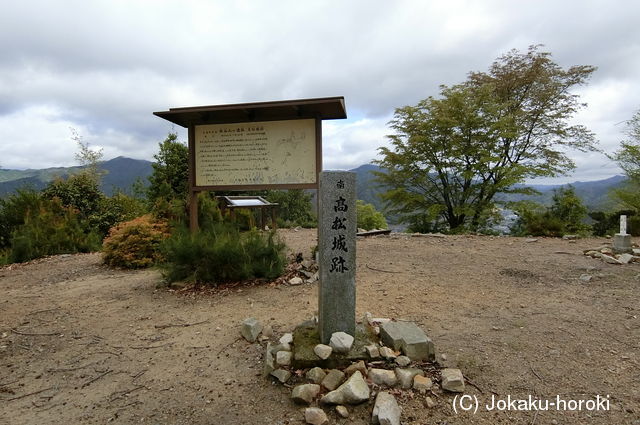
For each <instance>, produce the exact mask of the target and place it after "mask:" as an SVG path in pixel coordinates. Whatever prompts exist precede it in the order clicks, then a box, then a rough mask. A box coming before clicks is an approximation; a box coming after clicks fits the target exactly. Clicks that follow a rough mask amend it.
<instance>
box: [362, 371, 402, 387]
mask: <svg viewBox="0 0 640 425" xmlns="http://www.w3.org/2000/svg"><path fill="white" fill-rule="evenodd" d="M368 376H369V379H371V382H373V383H374V384H376V385H386V386H387V387H393V386H394V385H396V384H397V383H398V377H397V376H396V374H395V372H394V371H392V370H387V369H375V368H372V369H371V370H369V375H368Z"/></svg>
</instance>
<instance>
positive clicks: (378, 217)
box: [356, 199, 388, 230]
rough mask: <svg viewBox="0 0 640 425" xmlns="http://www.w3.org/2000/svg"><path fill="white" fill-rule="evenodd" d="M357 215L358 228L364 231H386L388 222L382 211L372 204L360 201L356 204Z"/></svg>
mask: <svg viewBox="0 0 640 425" xmlns="http://www.w3.org/2000/svg"><path fill="white" fill-rule="evenodd" d="M356 215H357V217H358V219H357V220H358V228H360V229H364V230H373V229H386V228H387V227H388V226H387V220H386V219H385V218H384V215H382V213H381V212H380V211H377V210H376V207H374V206H373V205H371V204H367V203H365V202H364V201H361V200H360V199H358V201H357V202H356Z"/></svg>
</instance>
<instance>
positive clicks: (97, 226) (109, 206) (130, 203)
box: [88, 193, 147, 238]
mask: <svg viewBox="0 0 640 425" xmlns="http://www.w3.org/2000/svg"><path fill="white" fill-rule="evenodd" d="M146 212H147V208H146V205H145V203H144V201H142V200H140V199H136V198H133V197H131V196H128V195H125V194H124V193H116V194H115V195H113V196H111V197H103V198H102V199H101V201H100V204H99V205H98V209H97V211H95V212H94V213H93V214H91V216H89V218H88V226H89V227H90V228H91V229H93V230H94V231H96V232H97V233H98V234H100V236H101V237H103V238H104V237H105V236H106V235H107V234H108V233H109V230H111V228H112V227H114V226H115V225H116V224H118V223H122V222H124V221H129V220H133V219H134V218H136V217H140V216H142V215H144V214H145V213H146Z"/></svg>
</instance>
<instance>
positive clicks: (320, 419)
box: [304, 407, 329, 425]
mask: <svg viewBox="0 0 640 425" xmlns="http://www.w3.org/2000/svg"><path fill="white" fill-rule="evenodd" d="M304 420H305V422H306V423H308V424H311V425H324V424H326V423H328V422H329V419H328V418H327V414H326V413H324V410H322V409H320V408H319V407H307V408H306V409H304Z"/></svg>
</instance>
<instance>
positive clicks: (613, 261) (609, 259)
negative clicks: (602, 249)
mask: <svg viewBox="0 0 640 425" xmlns="http://www.w3.org/2000/svg"><path fill="white" fill-rule="evenodd" d="M600 258H602V260H603V261H604V262H605V263H608V264H618V265H620V264H622V261H620V260H618V259H617V258H615V257H612V256H610V255H605V254H602V256H601V257H600Z"/></svg>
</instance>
